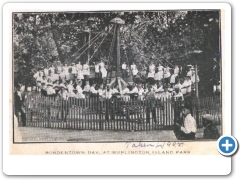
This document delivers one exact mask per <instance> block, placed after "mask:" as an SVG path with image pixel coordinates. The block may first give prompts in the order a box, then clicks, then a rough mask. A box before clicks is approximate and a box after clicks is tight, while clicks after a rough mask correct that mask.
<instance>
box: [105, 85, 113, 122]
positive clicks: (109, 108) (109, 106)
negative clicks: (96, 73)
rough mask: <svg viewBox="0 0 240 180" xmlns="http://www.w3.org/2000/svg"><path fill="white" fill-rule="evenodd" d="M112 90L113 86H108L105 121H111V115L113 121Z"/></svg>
mask: <svg viewBox="0 0 240 180" xmlns="http://www.w3.org/2000/svg"><path fill="white" fill-rule="evenodd" d="M112 94H113V92H112V89H111V85H109V84H108V85H107V89H106V96H105V97H106V112H105V119H106V120H107V121H109V115H111V119H113V116H114V115H113V112H112V111H113V107H112Z"/></svg>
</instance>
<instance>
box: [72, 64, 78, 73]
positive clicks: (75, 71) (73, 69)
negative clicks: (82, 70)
mask: <svg viewBox="0 0 240 180" xmlns="http://www.w3.org/2000/svg"><path fill="white" fill-rule="evenodd" d="M72 73H73V74H77V67H76V66H72Z"/></svg>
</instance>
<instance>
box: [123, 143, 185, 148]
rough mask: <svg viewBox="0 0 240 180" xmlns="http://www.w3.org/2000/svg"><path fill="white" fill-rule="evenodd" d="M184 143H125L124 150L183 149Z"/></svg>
mask: <svg viewBox="0 0 240 180" xmlns="http://www.w3.org/2000/svg"><path fill="white" fill-rule="evenodd" d="M183 146H184V142H158V143H157V144H154V143H148V142H136V143H135V142H134V143H133V142H126V143H125V147H126V148H161V149H164V147H183Z"/></svg>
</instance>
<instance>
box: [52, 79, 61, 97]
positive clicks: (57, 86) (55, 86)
mask: <svg viewBox="0 0 240 180" xmlns="http://www.w3.org/2000/svg"><path fill="white" fill-rule="evenodd" d="M53 89H54V90H55V92H56V94H57V93H58V92H59V91H60V86H59V80H56V81H54V82H53Z"/></svg>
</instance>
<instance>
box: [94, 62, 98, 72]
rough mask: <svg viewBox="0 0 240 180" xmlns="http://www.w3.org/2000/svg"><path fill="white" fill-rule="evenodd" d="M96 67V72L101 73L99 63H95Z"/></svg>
mask: <svg viewBox="0 0 240 180" xmlns="http://www.w3.org/2000/svg"><path fill="white" fill-rule="evenodd" d="M94 67H95V72H96V73H99V64H95V66H94Z"/></svg>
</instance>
